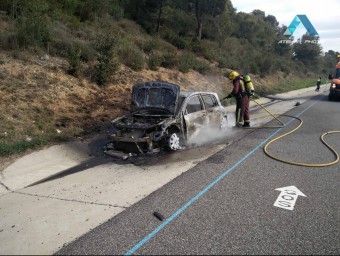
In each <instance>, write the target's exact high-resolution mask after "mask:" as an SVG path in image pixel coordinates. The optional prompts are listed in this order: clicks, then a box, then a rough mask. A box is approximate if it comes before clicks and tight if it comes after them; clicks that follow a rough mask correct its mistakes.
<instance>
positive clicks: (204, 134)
mask: <svg viewBox="0 0 340 256" xmlns="http://www.w3.org/2000/svg"><path fill="white" fill-rule="evenodd" d="M234 126H235V116H234V114H233V113H228V114H227V127H225V128H223V129H220V128H218V127H209V128H202V129H199V130H197V131H196V132H194V133H193V134H192V135H191V137H190V138H189V140H188V145H189V147H190V146H202V145H207V144H226V143H228V140H230V138H231V137H232V136H233V135H235V133H236V130H235V128H233V127H234Z"/></svg>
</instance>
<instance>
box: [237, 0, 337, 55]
mask: <svg viewBox="0 0 340 256" xmlns="http://www.w3.org/2000/svg"><path fill="white" fill-rule="evenodd" d="M231 2H232V4H233V6H234V8H235V9H236V11H237V12H245V13H250V12H252V11H253V10H255V9H257V10H261V11H264V12H265V15H266V16H267V15H273V16H275V17H276V20H277V21H278V22H279V23H280V24H279V26H282V25H286V26H287V27H288V26H289V25H290V23H291V22H292V20H293V19H294V17H295V16H296V15H306V16H307V18H308V19H309V21H310V22H311V23H312V25H313V26H314V28H315V30H316V31H317V32H318V34H319V37H320V39H319V44H320V45H321V47H322V50H323V51H324V52H328V50H333V51H337V52H340V14H339V13H340V0H258V1H255V0H231ZM298 31H300V33H304V32H306V30H305V29H304V27H303V25H300V26H299V27H298V29H297V30H296V32H294V36H295V37H296V36H297V35H299V34H298V33H299V32H298Z"/></svg>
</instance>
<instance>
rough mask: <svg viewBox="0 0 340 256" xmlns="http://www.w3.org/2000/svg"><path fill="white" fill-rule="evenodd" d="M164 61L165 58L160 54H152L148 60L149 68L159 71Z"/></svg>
mask: <svg viewBox="0 0 340 256" xmlns="http://www.w3.org/2000/svg"><path fill="white" fill-rule="evenodd" d="M163 61H164V56H163V55H162V54H160V53H154V54H151V56H150V57H149V59H148V66H149V68H150V69H151V70H158V68H159V67H160V66H161V64H162V62H163Z"/></svg>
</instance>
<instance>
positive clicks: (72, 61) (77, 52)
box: [68, 45, 81, 76]
mask: <svg viewBox="0 0 340 256" xmlns="http://www.w3.org/2000/svg"><path fill="white" fill-rule="evenodd" d="M80 56H81V49H80V47H79V46H78V45H75V46H74V47H73V48H72V50H71V51H70V53H69V56H68V62H69V65H70V67H69V69H68V73H69V74H70V75H74V76H78V75H79V74H80V71H81V70H80V69H81V67H80V64H81V61H80Z"/></svg>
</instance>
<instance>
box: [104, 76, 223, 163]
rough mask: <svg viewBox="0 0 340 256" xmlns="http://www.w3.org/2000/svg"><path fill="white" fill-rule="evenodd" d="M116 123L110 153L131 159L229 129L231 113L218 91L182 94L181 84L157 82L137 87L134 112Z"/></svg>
mask: <svg viewBox="0 0 340 256" xmlns="http://www.w3.org/2000/svg"><path fill="white" fill-rule="evenodd" d="M112 124H113V126H114V129H115V132H114V133H113V134H111V135H110V143H109V147H107V150H106V153H108V154H110V155H112V156H119V157H122V156H123V158H127V157H128V155H131V154H148V153H156V152H159V151H160V150H172V151H175V150H179V149H182V148H183V147H185V146H187V145H188V143H190V141H192V140H194V139H195V138H197V137H198V136H200V135H202V132H204V131H206V130H207V129H210V128H215V129H223V128H225V127H226V126H227V113H226V110H225V108H224V107H223V106H222V105H221V103H220V100H219V97H218V95H217V94H216V93H214V92H182V93H181V92H180V86H179V85H177V84H172V83H167V82H159V81H153V82H145V83H139V84H136V85H134V86H133V88H132V95H131V107H130V113H129V114H127V115H125V116H122V117H118V118H116V119H114V120H113V121H112ZM121 152H124V153H125V154H128V155H125V154H123V155H122V153H121Z"/></svg>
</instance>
